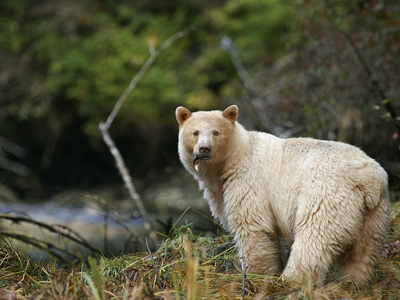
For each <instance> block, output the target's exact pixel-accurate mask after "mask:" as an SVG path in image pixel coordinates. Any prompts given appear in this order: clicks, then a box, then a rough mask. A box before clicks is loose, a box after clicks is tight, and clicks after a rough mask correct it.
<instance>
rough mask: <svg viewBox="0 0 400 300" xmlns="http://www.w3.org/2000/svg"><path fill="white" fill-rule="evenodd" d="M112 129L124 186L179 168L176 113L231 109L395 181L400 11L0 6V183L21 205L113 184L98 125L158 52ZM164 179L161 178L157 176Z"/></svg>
mask: <svg viewBox="0 0 400 300" xmlns="http://www.w3.org/2000/svg"><path fill="white" fill-rule="evenodd" d="M189 27H193V28H194V30H193V31H192V32H190V33H189V34H188V35H186V36H185V37H183V38H181V39H179V40H178V41H176V42H175V43H174V44H172V45H171V46H170V47H169V48H168V49H166V50H165V51H164V52H163V53H161V55H160V56H159V57H158V58H157V60H156V61H155V63H154V64H153V65H152V66H151V68H150V70H149V72H148V73H147V74H146V75H145V76H144V77H143V79H142V80H141V81H140V82H139V84H138V86H137V87H136V89H135V90H134V91H133V93H132V94H131V95H130V96H129V99H128V100H127V102H126V103H125V104H124V106H123V107H122V110H121V111H120V113H119V115H118V116H117V118H116V120H115V122H114V124H113V125H112V127H111V129H110V134H111V135H112V136H113V138H114V140H115V142H116V144H117V146H118V147H119V149H120V150H121V153H122V155H123V156H124V158H125V160H126V163H127V166H128V168H129V169H130V171H131V174H132V175H133V176H134V177H135V178H140V179H141V180H143V181H144V182H146V181H157V180H158V178H160V177H159V176H161V175H160V174H164V175H165V174H167V175H168V174H172V173H174V172H175V171H176V170H180V169H181V168H182V167H181V165H180V162H179V158H178V155H177V133H178V125H177V123H176V120H175V115H174V111H175V108H176V107H177V106H178V105H184V106H186V107H188V108H190V109H192V110H209V109H223V108H225V107H226V106H227V105H230V104H237V105H239V108H240V117H239V121H240V122H241V123H243V124H244V125H245V126H246V128H248V129H256V130H263V131H267V132H271V133H273V134H276V135H279V136H282V137H293V136H311V137H315V138H320V139H330V140H342V141H345V142H348V143H351V144H354V145H357V146H359V147H361V148H362V149H364V150H365V151H366V152H367V153H368V154H369V155H371V156H372V157H374V158H375V159H377V160H378V161H379V162H381V163H382V164H383V165H384V166H385V167H386V169H387V170H389V171H390V173H391V175H392V178H393V179H394V181H392V182H395V183H396V182H397V179H396V178H398V176H399V174H400V168H399V167H398V160H399V133H400V131H399V128H400V125H399V121H400V118H398V114H400V100H399V96H400V3H399V2H398V1H389V0H388V1H385V0H381V1H374V0H359V1H339V0H329V1H319V0H297V1H289V0H213V1H209V0H205V1H194V0H192V1H190V0H189V1H187V0H185V1H184V0H169V1H154V0H135V1H124V0H121V1H108V0H103V1H96V0H85V1H80V0H79V1H78V0H68V1H54V0H35V1H32V0H19V1H11V0H5V1H1V2H0V28H1V30H0V72H1V73H0V182H1V183H2V184H3V185H5V186H7V187H8V188H10V189H11V190H12V191H14V192H15V193H16V195H17V196H18V198H21V199H28V200H32V199H45V198H47V197H50V195H53V194H55V193H60V192H63V191H65V190H68V189H90V188H94V187H97V186H101V185H111V184H114V183H121V179H120V178H119V175H118V171H117V170H116V169H115V167H114V161H113V158H112V156H111V155H110V153H109V150H108V148H107V147H106V146H105V144H104V143H103V142H102V139H101V135H100V132H99V130H98V124H99V122H100V121H104V120H105V119H106V118H107V116H108V114H109V113H110V111H111V110H112V107H113V106H114V104H115V102H116V100H117V99H118V98H119V96H120V95H121V93H122V92H123V91H124V89H125V88H126V86H127V85H128V84H129V82H130V81H131V79H132V78H133V76H134V75H135V74H136V73H137V72H138V71H139V70H140V68H141V67H142V65H143V64H144V62H145V61H146V59H147V58H148V57H149V46H152V45H153V46H155V47H157V46H159V45H161V44H162V43H163V42H164V41H165V40H167V39H168V38H169V37H171V36H172V35H174V34H175V33H177V32H180V31H182V30H184V29H186V28H189ZM168 176H169V175H168Z"/></svg>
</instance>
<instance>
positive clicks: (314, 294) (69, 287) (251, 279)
mask: <svg viewBox="0 0 400 300" xmlns="http://www.w3.org/2000/svg"><path fill="white" fill-rule="evenodd" d="M391 221H392V222H391V228H390V232H389V241H388V244H387V247H386V249H385V255H386V256H387V258H386V259H384V260H382V261H381V262H380V263H379V267H378V268H377V271H376V273H375V277H374V279H373V281H372V283H371V286H370V287H368V288H365V289H358V288H356V287H354V286H352V285H351V284H348V283H338V282H335V281H331V282H330V283H328V284H326V285H325V286H323V287H320V288H316V287H314V286H313V285H312V284H311V283H310V281H309V280H305V281H304V282H302V283H295V282H284V281H282V280H281V279H280V278H277V277H273V276H264V275H255V274H248V276H247V280H246V286H245V299H342V298H346V299H371V300H372V299H400V292H399V290H400V202H399V203H396V204H394V205H393V209H392V220H391ZM231 239H232V237H231V236H229V235H218V236H213V237H210V236H199V235H195V234H193V232H192V230H191V227H190V226H184V227H181V228H179V229H178V230H176V232H175V234H174V237H173V238H167V239H165V241H164V242H163V243H162V244H161V246H160V248H159V249H158V251H157V252H154V253H153V255H152V256H153V259H150V256H149V253H133V254H129V255H123V256H119V257H115V258H112V259H108V258H100V259H98V260H97V259H94V258H90V259H89V260H88V261H89V263H88V265H87V266H85V265H83V264H79V265H77V266H75V267H73V268H69V269H63V268H60V267H57V265H56V264H55V263H38V262H34V261H32V260H30V259H28V258H26V257H22V256H21V255H20V254H19V252H18V250H17V249H15V248H14V246H13V245H12V244H11V243H10V242H9V241H8V240H2V241H1V243H0V245H1V246H0V299H95V300H103V299H171V300H175V299H176V300H177V299H240V297H241V294H242V273H241V271H240V263H239V262H238V260H237V253H236V251H235V249H234V247H233V246H231V245H230V244H229V242H231ZM227 245H228V246H227ZM216 249H217V250H218V251H216ZM154 266H155V267H154Z"/></svg>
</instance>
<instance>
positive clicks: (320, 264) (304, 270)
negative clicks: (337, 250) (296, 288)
mask: <svg viewBox="0 0 400 300" xmlns="http://www.w3.org/2000/svg"><path fill="white" fill-rule="evenodd" d="M318 240H319V239H318V237H312V238H311V237H307V238H306V239H303V238H302V237H300V236H297V237H296V240H295V242H294V243H293V245H292V249H291V252H290V256H289V260H288V262H287V264H286V267H285V269H284V271H283V274H282V275H283V278H285V279H290V280H294V281H298V282H300V281H301V280H302V279H303V277H304V276H310V278H311V280H312V282H313V283H316V284H321V283H322V281H323V279H324V277H325V274H326V273H327V271H328V270H329V267H330V266H331V264H332V262H333V260H334V255H335V254H334V251H328V249H329V247H328V246H327V245H324V243H323V242H319V241H318ZM322 240H323V239H322Z"/></svg>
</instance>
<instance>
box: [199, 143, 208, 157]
mask: <svg viewBox="0 0 400 300" xmlns="http://www.w3.org/2000/svg"><path fill="white" fill-rule="evenodd" d="M199 151H200V154H203V155H208V154H210V151H211V148H210V146H208V145H202V146H201V147H200V148H199Z"/></svg>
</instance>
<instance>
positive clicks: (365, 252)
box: [338, 197, 389, 286]
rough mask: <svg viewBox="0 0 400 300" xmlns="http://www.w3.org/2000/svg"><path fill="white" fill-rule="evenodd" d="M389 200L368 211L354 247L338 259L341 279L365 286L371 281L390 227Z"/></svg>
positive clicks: (384, 200)
mask: <svg viewBox="0 0 400 300" xmlns="http://www.w3.org/2000/svg"><path fill="white" fill-rule="evenodd" d="M387 201H388V200H387V198H385V197H383V199H381V201H380V203H379V204H378V206H376V207H375V208H374V209H372V210H366V213H365V215H364V223H363V226H362V228H361V231H360V234H358V236H357V238H356V240H355V242H354V244H353V246H352V247H351V248H350V249H349V251H348V252H346V253H343V254H342V255H341V256H340V257H339V259H338V267H339V277H340V278H341V279H342V280H344V281H352V282H354V283H355V284H357V285H358V286H365V285H367V284H368V282H369V281H370V279H371V277H372V275H373V272H374V267H375V265H376V263H377V261H378V260H379V258H380V256H381V253H382V247H383V244H384V241H385V239H386V232H387V227H388V221H389V220H388V212H387V209H388V206H387Z"/></svg>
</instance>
